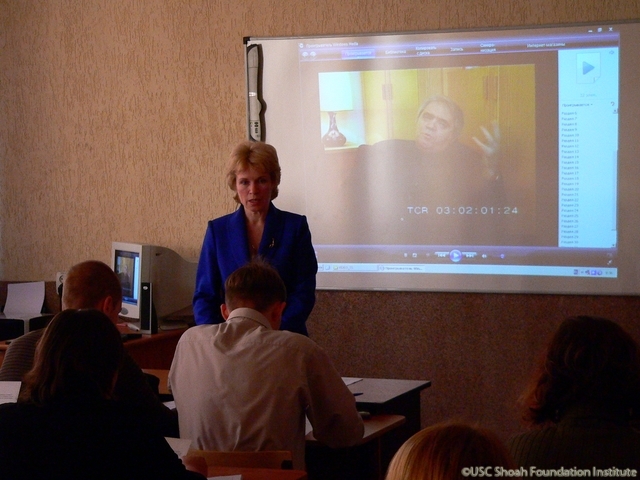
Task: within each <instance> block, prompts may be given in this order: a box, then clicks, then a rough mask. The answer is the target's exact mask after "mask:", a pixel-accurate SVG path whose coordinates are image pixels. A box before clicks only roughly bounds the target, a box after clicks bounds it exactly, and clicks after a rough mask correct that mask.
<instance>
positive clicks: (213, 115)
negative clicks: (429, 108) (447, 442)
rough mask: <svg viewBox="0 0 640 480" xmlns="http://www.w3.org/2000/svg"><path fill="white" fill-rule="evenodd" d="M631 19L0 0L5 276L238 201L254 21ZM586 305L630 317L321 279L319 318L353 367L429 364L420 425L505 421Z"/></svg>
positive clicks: (188, 235)
mask: <svg viewBox="0 0 640 480" xmlns="http://www.w3.org/2000/svg"><path fill="white" fill-rule="evenodd" d="M639 17H640V3H639V2H637V1H636V0H612V1H606V2H605V1H602V0H573V1H569V0H521V1H513V0H478V1H471V0H447V1H445V0H403V1H390V0H341V1H336V0H325V1H317V0H314V1H308V0H296V1H291V0H252V1H251V2H249V1H247V0H236V1H230V2H223V1H221V0H211V1H206V0H199V1H196V0H193V1H188V0H184V1H170V0H164V1H162V0H155V1H152V0H146V1H145V0H137V1H134V0H130V1H124V0H100V1H98V0H44V1H35V0H0V208H1V211H2V215H0V279H6V280H40V279H46V280H53V279H54V274H55V272H56V271H60V270H65V269H66V268H68V267H69V266H70V265H71V264H73V263H75V262H77V261H80V260H83V259H87V258H97V259H100V260H104V261H108V260H109V254H110V245H111V242H112V241H113V240H121V241H138V242H149V243H154V244H159V245H163V246H167V247H170V248H173V249H175V250H177V251H178V252H179V253H181V254H182V255H183V256H185V257H187V258H194V259H195V258H197V256H198V253H199V249H200V244H201V241H202V235H203V233H204V228H205V223H206V221H207V220H208V219H210V218H213V217H216V216H219V215H221V214H224V213H227V212H229V211H231V209H232V208H233V202H232V200H231V197H230V195H229V193H228V191H227V189H226V188H225V186H224V180H223V170H224V164H225V161H226V158H227V155H228V152H229V151H230V149H231V147H232V146H233V145H234V144H235V143H236V142H237V141H238V140H240V139H242V138H243V137H244V135H245V106H244V105H245V103H244V102H245V93H244V88H243V85H244V62H243V55H242V52H243V49H242V47H243V43H242V39H243V37H245V36H292V35H294V36H295V35H312V34H323V33H330V34H335V33H344V34H348V33H361V32H390V31H411V30H431V29H456V28H469V27H501V26H510V25H524V24H542V23H545V24H551V23H567V22H573V21H606V20H620V19H631V18H639ZM284 175H286V172H284ZM577 308H589V309H591V310H590V311H598V312H600V313H602V314H610V315H618V316H621V317H622V321H623V322H625V323H626V324H627V325H630V326H632V327H633V328H636V329H637V328H638V327H636V326H635V323H634V321H635V311H636V310H637V308H638V302H637V300H636V299H635V298H632V299H629V298H623V299H618V298H606V299H601V298H598V297H591V298H589V299H587V300H586V301H585V300H584V299H581V298H574V297H553V296H547V297H545V296H508V295H458V294H397V295H396V294H380V293H376V294H365V293H351V294H350V293H342V292H333V293H326V292H322V293H321V294H320V295H319V302H318V307H317V308H316V311H315V312H314V314H313V315H312V318H311V320H310V329H311V332H312V335H313V336H314V337H315V338H316V339H317V340H318V342H319V343H321V344H323V345H326V346H327V348H329V349H331V352H332V354H333V355H334V358H335V359H336V363H337V364H338V366H339V368H340V369H341V371H342V372H343V373H344V374H345V375H371V376H373V375H384V376H401V377H405V378H425V377H433V379H434V386H433V388H432V389H431V392H427V393H426V394H425V395H423V406H424V407H425V413H424V414H423V420H424V422H425V423H427V422H432V421H437V420H439V419H442V418H446V417H448V416H453V415H460V416H463V417H465V418H470V419H477V420H481V421H483V422H485V423H487V424H489V425H490V426H493V427H495V428H496V429H497V430H499V431H500V432H501V433H502V434H503V435H507V434H510V433H511V432H513V431H514V430H516V429H517V428H518V426H517V419H515V417H514V412H513V411H512V410H511V409H512V405H513V400H514V398H513V397H514V395H515V392H516V390H517V389H518V388H519V385H520V381H521V379H516V378H514V376H518V375H519V376H522V375H523V374H525V373H526V372H528V369H529V365H530V362H531V359H532V356H533V355H534V353H533V352H534V351H536V350H538V348H539V347H540V345H541V344H542V343H543V340H544V337H545V336H546V334H547V333H549V332H550V331H551V330H552V329H553V328H554V327H555V325H556V324H557V322H558V321H559V319H560V318H561V316H562V315H564V314H565V313H566V314H569V313H575V310H576V309H577ZM415 312H417V313H415ZM384 329H388V330H389V332H390V333H389V335H386V336H381V335H380V334H381V332H382V331H384ZM336 336H337V341H336ZM337 345H344V348H338V347H337ZM505 408H506V413H504V412H505V410H504V409H505Z"/></svg>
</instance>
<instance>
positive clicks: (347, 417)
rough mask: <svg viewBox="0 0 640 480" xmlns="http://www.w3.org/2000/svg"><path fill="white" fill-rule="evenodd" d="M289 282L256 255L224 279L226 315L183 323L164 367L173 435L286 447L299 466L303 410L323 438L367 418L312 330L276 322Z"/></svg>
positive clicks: (239, 446)
mask: <svg viewBox="0 0 640 480" xmlns="http://www.w3.org/2000/svg"><path fill="white" fill-rule="evenodd" d="M285 299H286V289H285V286H284V284H283V282H282V280H281V279H280V276H279V275H278V273H277V272H276V271H275V270H274V269H273V268H272V267H270V266H268V265H267V264H266V263H264V262H262V261H260V260H256V261H253V262H252V263H249V264H247V265H245V266H243V267H240V268H239V269H237V270H236V271H235V272H233V273H232V274H231V275H230V276H229V277H228V278H227V281H226V282H225V304H223V305H222V306H221V311H222V315H223V317H224V318H225V320H226V322H225V323H222V324H217V325H201V326H196V327H193V328H190V329H189V330H187V331H186V332H185V333H184V334H183V335H182V337H181V338H180V341H179V342H178V346H177V348H176V353H175V356H174V359H173V364H172V365H171V370H170V372H169V383H170V386H171V391H172V393H173V396H174V399H175V402H176V407H177V410H178V417H179V420H180V435H181V437H182V438H188V439H191V440H192V441H193V443H194V447H196V448H199V449H203V450H224V451H233V450H245V451H258V450H290V451H291V452H292V454H293V466H294V468H296V469H304V454H305V438H304V437H305V415H306V416H307V417H308V418H309V421H310V422H311V425H312V426H313V432H314V436H315V437H316V438H317V439H318V440H320V441H321V442H324V443H325V444H326V445H328V446H330V447H345V446H350V445H353V444H355V443H356V442H358V440H360V439H361V438H362V435H363V433H364V426H363V423H362V419H361V418H360V416H359V414H358V412H357V410H356V406H355V399H354V396H353V394H352V393H351V391H350V390H349V389H348V388H347V387H346V386H345V384H344V382H343V381H342V379H341V378H340V375H339V374H338V372H337V371H336V369H335V368H334V367H333V364H332V363H331V360H330V359H329V357H328V356H327V354H326V353H325V352H324V351H323V350H322V349H321V348H320V347H319V346H318V345H317V344H316V343H315V342H313V341H312V340H310V339H309V338H307V337H305V336H303V335H299V334H297V333H292V332H287V331H280V330H278V328H279V326H280V319H281V315H282V311H283V309H284V307H285Z"/></svg>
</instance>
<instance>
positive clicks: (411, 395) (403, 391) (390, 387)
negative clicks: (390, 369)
mask: <svg viewBox="0 0 640 480" xmlns="http://www.w3.org/2000/svg"><path fill="white" fill-rule="evenodd" d="M430 386H431V381H430V380H399V379H390V378H363V379H362V380H360V381H358V382H356V383H352V384H351V385H349V390H351V391H352V392H353V393H354V394H360V395H358V396H356V405H357V406H358V410H360V411H366V412H369V413H371V414H372V415H379V414H382V413H385V414H397V415H402V416H404V417H405V418H406V419H407V421H406V423H405V425H404V426H403V427H402V432H403V433H404V435H405V437H406V438H405V440H406V439H407V438H409V437H410V436H411V435H413V434H414V433H417V432H418V431H419V430H420V429H421V423H420V392H421V391H422V390H424V389H425V388H427V387H430Z"/></svg>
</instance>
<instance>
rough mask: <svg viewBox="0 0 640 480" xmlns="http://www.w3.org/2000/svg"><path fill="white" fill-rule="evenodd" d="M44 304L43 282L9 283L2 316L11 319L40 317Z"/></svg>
mask: <svg viewBox="0 0 640 480" xmlns="http://www.w3.org/2000/svg"><path fill="white" fill-rule="evenodd" d="M43 304H44V282H29V283H9V284H8V285H7V301H6V303H5V304H4V314H5V316H6V317H13V318H24V317H28V318H32V317H37V316H39V315H40V312H41V311H42V305H43Z"/></svg>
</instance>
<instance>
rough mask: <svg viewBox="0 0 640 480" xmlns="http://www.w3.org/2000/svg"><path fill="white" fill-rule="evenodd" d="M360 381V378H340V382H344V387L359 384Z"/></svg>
mask: <svg viewBox="0 0 640 480" xmlns="http://www.w3.org/2000/svg"><path fill="white" fill-rule="evenodd" d="M361 380H362V379H361V378H356V377H342V381H343V382H344V384H345V385H351V384H353V383H357V382H360V381H361Z"/></svg>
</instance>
